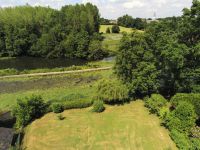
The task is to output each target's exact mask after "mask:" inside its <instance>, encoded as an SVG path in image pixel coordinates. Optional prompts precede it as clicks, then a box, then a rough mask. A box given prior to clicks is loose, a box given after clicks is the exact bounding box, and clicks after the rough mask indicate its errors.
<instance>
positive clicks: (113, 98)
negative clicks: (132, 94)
mask: <svg viewBox="0 0 200 150" xmlns="http://www.w3.org/2000/svg"><path fill="white" fill-rule="evenodd" d="M97 99H99V100H102V101H104V102H105V103H107V104H116V103H124V102H126V101H128V100H129V99H128V89H127V88H126V86H125V85H123V84H122V83H121V82H120V81H119V80H102V81H100V82H99V84H98V88H97Z"/></svg>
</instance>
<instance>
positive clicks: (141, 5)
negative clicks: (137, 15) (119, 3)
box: [123, 0, 145, 8]
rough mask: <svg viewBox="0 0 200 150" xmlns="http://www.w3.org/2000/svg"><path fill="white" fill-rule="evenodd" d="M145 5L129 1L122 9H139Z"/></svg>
mask: <svg viewBox="0 0 200 150" xmlns="http://www.w3.org/2000/svg"><path fill="white" fill-rule="evenodd" d="M144 5H145V3H143V2H141V1H134V0H132V1H130V2H125V3H124V4H123V7H125V8H141V7H143V6H144Z"/></svg>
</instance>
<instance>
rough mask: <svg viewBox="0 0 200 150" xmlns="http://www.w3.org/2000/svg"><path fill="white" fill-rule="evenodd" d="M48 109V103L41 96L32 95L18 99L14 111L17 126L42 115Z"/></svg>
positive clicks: (21, 125)
mask: <svg viewBox="0 0 200 150" xmlns="http://www.w3.org/2000/svg"><path fill="white" fill-rule="evenodd" d="M47 110H48V104H47V103H45V102H44V101H43V99H42V97H41V96H36V95H32V96H31V97H26V98H24V99H18V100H17V105H16V106H15V108H14V109H13V111H12V114H13V116H14V117H16V127H17V128H20V127H23V126H25V125H27V124H28V123H30V122H31V121H32V120H34V119H36V118H39V117H41V116H42V115H44V114H45V113H46V112H47Z"/></svg>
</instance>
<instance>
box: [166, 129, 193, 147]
mask: <svg viewBox="0 0 200 150" xmlns="http://www.w3.org/2000/svg"><path fill="white" fill-rule="evenodd" d="M170 136H171V138H172V139H173V141H174V142H175V143H176V146H177V147H178V148H179V149H180V150H189V149H191V148H192V146H191V143H190V140H189V138H188V137H187V136H186V135H185V134H183V133H181V132H179V131H177V130H172V131H171V133H170Z"/></svg>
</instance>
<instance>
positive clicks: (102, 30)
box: [99, 25, 133, 33]
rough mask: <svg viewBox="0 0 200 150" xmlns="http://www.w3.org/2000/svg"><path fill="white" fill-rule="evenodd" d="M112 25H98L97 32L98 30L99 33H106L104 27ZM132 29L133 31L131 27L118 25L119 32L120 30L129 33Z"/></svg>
mask: <svg viewBox="0 0 200 150" xmlns="http://www.w3.org/2000/svg"><path fill="white" fill-rule="evenodd" d="M112 26H113V25H101V26H100V30H99V32H100V33H106V29H107V28H110V29H111V28H112ZM132 31H133V29H132V28H126V27H122V26H120V33H122V32H127V33H131V32H132Z"/></svg>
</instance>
